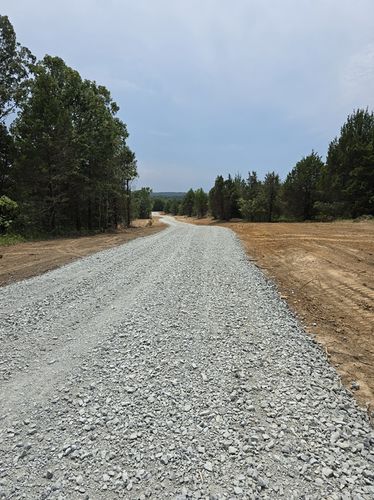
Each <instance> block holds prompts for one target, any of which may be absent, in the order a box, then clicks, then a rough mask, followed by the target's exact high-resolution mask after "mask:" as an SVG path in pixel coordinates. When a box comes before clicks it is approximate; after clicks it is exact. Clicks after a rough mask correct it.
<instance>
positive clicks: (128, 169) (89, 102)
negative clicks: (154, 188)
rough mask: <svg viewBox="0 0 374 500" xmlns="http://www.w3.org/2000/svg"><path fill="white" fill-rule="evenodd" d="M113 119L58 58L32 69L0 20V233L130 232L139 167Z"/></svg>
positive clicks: (103, 100)
mask: <svg viewBox="0 0 374 500" xmlns="http://www.w3.org/2000/svg"><path fill="white" fill-rule="evenodd" d="M118 111H119V107H118V105H117V104H116V103H115V102H114V101H113V99H112V97H111V95H110V92H109V90H108V89H107V88H105V87H104V86H102V85H98V84H97V83H96V82H94V81H90V80H86V79H83V78H82V77H81V76H80V74H79V73H78V71H76V70H74V69H72V68H70V67H69V66H67V65H66V64H65V62H64V61H63V60H62V59H61V58H59V57H52V56H50V55H46V56H45V57H44V58H43V59H42V60H40V61H37V60H36V58H35V57H34V56H33V54H32V53H31V51H30V50H29V49H27V48H26V47H23V46H21V45H20V44H19V43H18V42H17V39H16V33H15V31H14V29H13V26H12V24H11V23H10V21H9V19H8V17H7V16H1V15H0V232H5V231H6V230H9V229H10V228H13V229H17V230H18V231H21V232H22V231H23V232H27V230H28V228H32V229H33V231H34V232H48V233H52V234H58V233H61V232H66V231H71V230H76V231H81V230H105V229H107V228H109V227H117V226H118V225H119V224H124V225H129V224H130V222H131V217H132V215H131V208H132V201H131V199H130V183H131V181H132V180H133V179H134V178H135V177H136V176H137V165H136V158H135V154H134V152H133V151H131V149H130V148H129V147H128V145H127V142H126V140H127V138H128V131H127V127H126V124H125V123H124V122H122V121H121V120H120V119H119V118H118V116H117V113H118Z"/></svg>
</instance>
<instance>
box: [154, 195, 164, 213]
mask: <svg viewBox="0 0 374 500" xmlns="http://www.w3.org/2000/svg"><path fill="white" fill-rule="evenodd" d="M165 204H166V200H164V199H163V198H154V200H153V201H152V210H154V211H155V212H163V211H164V209H165Z"/></svg>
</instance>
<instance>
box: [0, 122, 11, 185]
mask: <svg viewBox="0 0 374 500" xmlns="http://www.w3.org/2000/svg"><path fill="white" fill-rule="evenodd" d="M13 161H14V143H13V137H12V136H11V134H10V133H9V131H8V129H7V127H6V126H5V125H4V124H3V123H0V194H1V193H9V191H10V189H11V187H12V166H13Z"/></svg>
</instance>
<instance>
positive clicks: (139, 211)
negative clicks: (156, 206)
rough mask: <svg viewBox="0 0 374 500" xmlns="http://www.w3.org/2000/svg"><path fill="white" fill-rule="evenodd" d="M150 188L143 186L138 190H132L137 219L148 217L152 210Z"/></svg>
mask: <svg viewBox="0 0 374 500" xmlns="http://www.w3.org/2000/svg"><path fill="white" fill-rule="evenodd" d="M151 194H152V189H151V188H149V187H144V188H141V189H139V191H135V192H134V200H135V205H136V216H137V217H138V218H139V219H149V218H150V217H151V212H152V199H151Z"/></svg>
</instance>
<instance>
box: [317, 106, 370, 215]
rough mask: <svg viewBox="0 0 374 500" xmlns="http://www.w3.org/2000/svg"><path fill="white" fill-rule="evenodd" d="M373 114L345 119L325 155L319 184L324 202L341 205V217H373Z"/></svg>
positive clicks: (357, 112) (363, 114) (362, 112)
mask: <svg viewBox="0 0 374 500" xmlns="http://www.w3.org/2000/svg"><path fill="white" fill-rule="evenodd" d="M373 186H374V114H373V113H370V112H369V111H368V110H367V109H366V110H363V109H359V110H357V111H355V112H354V113H353V114H352V115H350V116H348V118H347V121H346V123H345V124H344V125H343V126H342V128H341V131H340V137H339V138H336V139H334V140H333V141H332V142H331V144H330V147H329V151H328V154H327V162H326V168H325V170H324V175H323V178H322V181H321V187H322V189H323V190H324V192H325V195H326V196H325V198H326V199H325V201H327V202H330V203H334V202H342V203H344V207H345V208H344V215H348V216H351V217H357V216H359V215H363V214H374V192H373Z"/></svg>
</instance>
